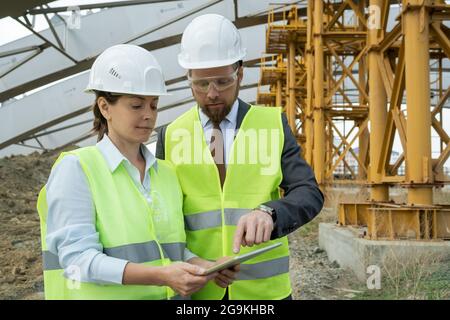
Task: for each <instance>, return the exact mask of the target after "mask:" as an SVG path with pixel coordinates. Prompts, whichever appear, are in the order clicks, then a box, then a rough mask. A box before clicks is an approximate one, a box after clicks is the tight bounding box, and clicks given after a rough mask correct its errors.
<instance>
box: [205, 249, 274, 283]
mask: <svg viewBox="0 0 450 320" xmlns="http://www.w3.org/2000/svg"><path fill="white" fill-rule="evenodd" d="M281 244H282V243H281V242H278V243H274V244H272V245H270V246H267V247H264V248H261V249H258V250H255V251H252V252H249V253H245V254H242V255H239V256H235V257H233V258H231V259H230V260H227V261H225V262H222V263H220V264H218V265H215V266H213V267H211V268H209V269H208V270H206V273H205V275H208V274H211V273H214V272H217V271H222V270H223V269H228V268H231V267H232V266H235V265H237V264H239V263H242V262H244V261H247V260H249V259H251V258H254V257H256V256H259V255H260V254H262V253H264V252H267V251H269V250H272V249H275V248H277V247H279V246H281Z"/></svg>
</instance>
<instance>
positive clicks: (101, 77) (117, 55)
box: [85, 44, 168, 96]
mask: <svg viewBox="0 0 450 320" xmlns="http://www.w3.org/2000/svg"><path fill="white" fill-rule="evenodd" d="M94 90H98V91H106V92H111V93H123V94H132V95H142V96H163V95H168V93H167V90H166V85H165V83H164V77H163V74H162V70H161V67H160V65H159V63H158V61H156V59H155V57H154V56H153V55H152V54H151V53H150V52H149V51H147V50H145V49H144V48H141V47H139V46H136V45H132V44H119V45H115V46H112V47H110V48H108V49H106V50H105V51H103V52H102V53H101V54H100V55H99V56H98V57H97V59H95V61H94V64H93V65H92V68H91V72H90V74H89V84H88V86H87V88H86V90H85V92H93V91H94Z"/></svg>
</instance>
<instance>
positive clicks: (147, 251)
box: [42, 241, 186, 270]
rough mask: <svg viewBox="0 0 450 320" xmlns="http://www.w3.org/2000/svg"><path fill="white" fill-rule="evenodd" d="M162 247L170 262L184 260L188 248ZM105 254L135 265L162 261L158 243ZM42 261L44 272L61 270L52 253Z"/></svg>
mask: <svg viewBox="0 0 450 320" xmlns="http://www.w3.org/2000/svg"><path fill="white" fill-rule="evenodd" d="M161 246H162V248H163V251H164V254H165V256H168V257H169V258H170V260H172V261H181V260H183V254H184V249H185V247H186V244H185V243H182V242H180V243H164V244H162V245H161ZM103 253H105V254H106V255H108V256H110V257H114V258H118V259H123V260H128V261H130V262H134V263H143V262H151V261H155V260H159V259H161V254H160V253H159V249H158V244H157V243H156V241H149V242H146V243H134V244H129V245H126V246H120V247H116V248H105V249H104V250H103ZM42 260H43V268H44V270H57V269H61V266H60V265H59V259H58V256H57V255H55V254H53V253H51V252H50V251H43V253H42Z"/></svg>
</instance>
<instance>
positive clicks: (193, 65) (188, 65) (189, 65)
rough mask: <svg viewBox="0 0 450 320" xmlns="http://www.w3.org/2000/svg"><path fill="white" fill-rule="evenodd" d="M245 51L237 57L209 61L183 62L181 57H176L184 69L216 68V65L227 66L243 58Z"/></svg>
mask: <svg viewBox="0 0 450 320" xmlns="http://www.w3.org/2000/svg"><path fill="white" fill-rule="evenodd" d="M244 57H245V53H244V54H241V55H240V56H239V57H237V58H236V57H235V58H233V59H227V60H211V61H204V62H185V61H183V60H182V59H180V58H179V59H178V63H179V64H180V66H181V67H182V68H184V69H187V70H191V69H209V68H218V67H224V66H229V65H232V64H235V63H236V62H238V61H240V60H242V59H244Z"/></svg>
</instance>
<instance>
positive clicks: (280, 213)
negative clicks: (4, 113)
mask: <svg viewBox="0 0 450 320" xmlns="http://www.w3.org/2000/svg"><path fill="white" fill-rule="evenodd" d="M249 109H250V106H249V105H248V104H247V103H245V102H243V101H242V100H240V99H239V109H238V114H237V123H236V130H238V129H239V128H240V126H241V123H242V120H243V119H244V117H245V115H246V114H247V112H248V110H249ZM282 122H283V130H284V146H283V151H282V155H281V170H282V173H283V181H282V182H281V184H280V188H282V189H283V190H284V197H283V198H281V199H279V200H275V201H269V202H267V203H264V204H265V205H267V206H269V207H271V208H273V209H275V212H276V223H275V228H274V230H273V232H272V235H271V239H276V238H280V237H283V236H285V235H287V234H289V233H291V232H292V231H294V230H296V229H297V228H299V227H301V226H302V225H304V224H306V223H308V222H309V221H311V220H312V219H313V218H314V217H315V216H316V215H317V214H318V213H319V212H320V210H321V209H322V206H323V201H324V198H323V194H322V192H321V191H320V189H319V186H318V185H317V181H316V178H315V176H314V173H313V171H312V169H311V167H310V166H309V165H308V164H307V163H306V161H305V160H304V159H303V158H302V157H301V153H300V147H299V145H298V144H297V141H296V140H295V138H294V135H293V134H292V131H291V128H290V127H289V125H288V121H287V118H286V115H285V114H284V113H283V114H282ZM165 133H166V127H164V128H162V129H161V130H160V131H159V133H158V142H157V145H156V157H157V158H159V159H164V157H165V153H164V137H165Z"/></svg>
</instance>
